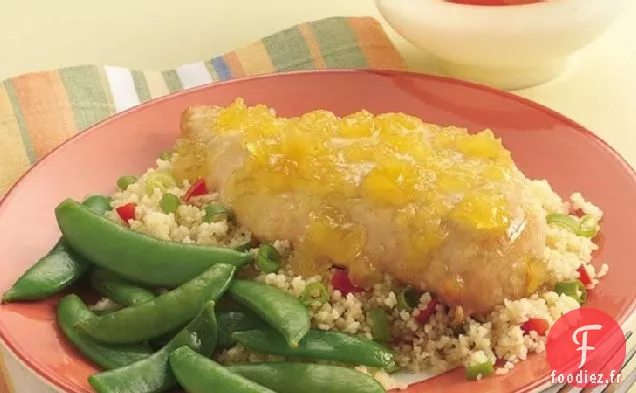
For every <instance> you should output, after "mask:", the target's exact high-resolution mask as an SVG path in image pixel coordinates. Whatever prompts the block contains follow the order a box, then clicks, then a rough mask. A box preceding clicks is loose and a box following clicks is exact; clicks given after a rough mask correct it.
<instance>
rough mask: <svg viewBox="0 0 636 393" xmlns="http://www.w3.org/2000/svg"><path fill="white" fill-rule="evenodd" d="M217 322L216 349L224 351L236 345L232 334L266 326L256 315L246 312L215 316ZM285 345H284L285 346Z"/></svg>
mask: <svg viewBox="0 0 636 393" xmlns="http://www.w3.org/2000/svg"><path fill="white" fill-rule="evenodd" d="M216 317H217V319H218V321H219V340H218V342H217V344H216V347H217V348H219V349H225V348H229V347H231V346H233V345H234V344H236V340H234V339H233V338H232V333H234V332H243V331H246V330H252V329H259V328H262V327H265V326H267V325H266V324H265V322H263V320H262V319H261V318H259V317H258V316H257V315H255V314H253V313H251V312H248V311H226V312H220V313H218V314H217V316H216ZM286 345H287V343H285V346H286Z"/></svg>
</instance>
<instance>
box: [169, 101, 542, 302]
mask: <svg viewBox="0 0 636 393" xmlns="http://www.w3.org/2000/svg"><path fill="white" fill-rule="evenodd" d="M181 133H182V135H181V140H180V141H179V142H178V144H177V150H176V161H175V165H174V168H175V169H174V170H175V175H176V176H177V177H178V178H181V179H186V178H187V179H189V180H191V181H192V180H194V179H196V178H200V177H204V178H205V179H206V183H207V185H208V187H210V188H212V189H215V190H216V191H218V193H219V197H220V200H221V202H222V203H224V204H225V205H226V206H228V207H230V208H231V209H232V210H233V211H234V213H235V217H236V219H237V220H238V222H239V223H240V224H241V225H243V226H245V227H247V228H248V229H249V230H250V231H252V233H253V234H254V235H255V236H256V237H257V238H259V239H260V240H264V241H273V240H277V239H286V240H289V241H290V242H291V244H292V246H293V254H292V259H291V266H292V269H293V270H294V271H295V272H296V273H299V274H303V275H312V274H316V273H321V272H324V271H325V270H326V269H329V268H330V267H331V266H332V265H341V266H345V267H346V268H347V269H349V274H350V276H351V277H352V279H353V280H354V282H355V283H356V284H357V285H360V286H369V285H372V284H373V283H374V282H377V280H380V279H381V278H382V275H384V274H390V275H392V276H394V277H395V278H397V279H398V280H400V281H401V282H403V283H404V284H405V285H410V286H413V287H415V288H419V289H421V290H428V291H431V292H433V293H434V294H435V295H436V296H438V297H439V298H440V299H441V300H442V301H443V302H445V303H446V304H447V305H450V306H460V307H461V308H462V309H463V311H464V312H465V313H467V314H479V313H485V312H488V311H490V310H491V309H492V308H493V307H494V306H495V305H497V304H501V303H503V301H504V299H518V298H521V297H525V296H528V295H529V294H531V293H533V292H535V291H536V290H537V289H538V288H539V286H541V285H542V284H543V282H544V280H545V263H544V261H543V259H542V258H543V252H544V247H545V230H546V224H545V217H544V216H545V213H544V211H543V209H542V207H541V205H540V204H539V202H537V201H536V200H534V199H533V197H532V195H531V194H530V192H529V189H528V180H527V179H526V177H525V176H524V175H523V174H522V173H521V172H520V171H519V169H518V168H517V167H516V165H515V164H514V162H513V161H512V158H511V156H510V152H509V151H508V150H506V149H505V148H504V146H503V145H502V144H501V141H500V140H499V139H497V138H496V137H495V136H494V135H493V134H492V132H490V131H488V130H485V131H483V132H480V133H476V134H470V133H468V132H467V131H466V130H465V129H460V128H456V127H441V126H436V125H431V124H426V123H423V122H422V121H421V120H419V119H417V118H415V117H412V116H408V115H405V114H402V113H387V114H382V115H377V116H375V115H372V114H370V113H368V112H365V111H362V112H358V113H354V114H351V115H349V116H346V117H343V118H339V117H337V116H335V115H334V114H333V113H330V112H327V111H314V112H310V113H306V114H304V115H302V116H300V117H296V118H284V117H279V116H276V114H275V113H274V111H273V110H272V109H270V108H268V107H265V106H262V105H258V106H253V107H249V106H246V105H245V103H244V102H243V101H242V100H240V99H239V100H237V101H236V102H234V103H233V104H232V105H230V106H228V107H206V106H200V107H191V108H189V109H187V110H186V111H185V112H184V113H183V115H182V119H181Z"/></svg>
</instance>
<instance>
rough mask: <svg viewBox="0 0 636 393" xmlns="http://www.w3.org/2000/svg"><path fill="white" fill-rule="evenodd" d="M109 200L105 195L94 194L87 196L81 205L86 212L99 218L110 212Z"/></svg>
mask: <svg viewBox="0 0 636 393" xmlns="http://www.w3.org/2000/svg"><path fill="white" fill-rule="evenodd" d="M110 202H111V198H110V197H109V196H107V195H100V194H94V195H90V196H88V197H87V198H86V199H84V202H82V205H84V206H86V208H88V210H90V211H92V212H93V213H95V214H99V215H100V216H101V215H103V214H104V213H106V212H107V211H109V210H111V207H110Z"/></svg>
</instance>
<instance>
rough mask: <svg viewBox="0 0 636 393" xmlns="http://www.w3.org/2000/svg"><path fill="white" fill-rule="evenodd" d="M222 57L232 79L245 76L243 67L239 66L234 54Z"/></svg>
mask: <svg viewBox="0 0 636 393" xmlns="http://www.w3.org/2000/svg"><path fill="white" fill-rule="evenodd" d="M224 57H225V64H227V66H228V68H229V69H230V72H231V73H232V78H240V77H243V76H245V71H243V67H242V66H241V63H240V61H239V58H238V57H237V56H236V52H230V53H227V54H226V55H225V56H224Z"/></svg>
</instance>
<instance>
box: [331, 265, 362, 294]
mask: <svg viewBox="0 0 636 393" xmlns="http://www.w3.org/2000/svg"><path fill="white" fill-rule="evenodd" d="M331 285H332V286H333V289H334V290H337V291H340V293H341V294H342V296H347V295H348V294H350V293H355V292H360V291H361V290H362V289H360V288H358V287H356V286H355V285H353V283H352V282H351V280H350V279H349V274H348V273H347V271H346V270H341V269H336V270H335V271H334V272H333V275H332V276H331Z"/></svg>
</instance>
